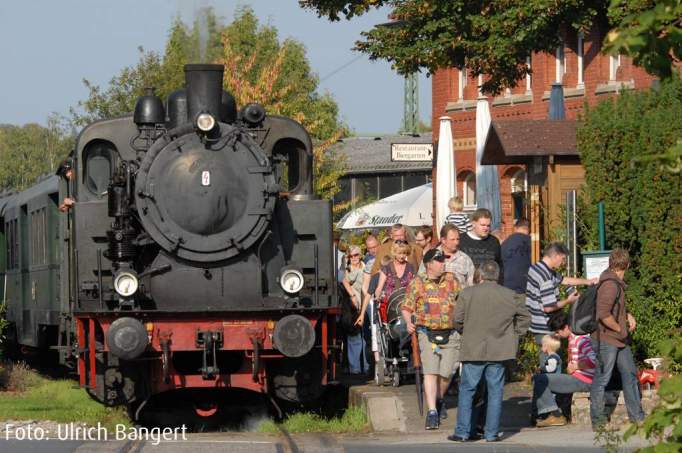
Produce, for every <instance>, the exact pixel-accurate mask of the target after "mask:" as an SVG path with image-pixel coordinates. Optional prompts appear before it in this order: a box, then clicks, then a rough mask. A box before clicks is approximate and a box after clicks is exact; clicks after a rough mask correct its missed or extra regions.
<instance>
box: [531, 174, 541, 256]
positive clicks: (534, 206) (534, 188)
mask: <svg viewBox="0 0 682 453" xmlns="http://www.w3.org/2000/svg"><path fill="white" fill-rule="evenodd" d="M530 251H531V254H530V256H531V263H537V262H538V261H540V258H542V257H541V256H540V186H538V185H536V184H532V185H531V186H530Z"/></svg>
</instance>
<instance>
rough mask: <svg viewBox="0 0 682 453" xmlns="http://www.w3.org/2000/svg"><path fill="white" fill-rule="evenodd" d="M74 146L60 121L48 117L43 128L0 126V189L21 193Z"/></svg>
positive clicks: (66, 126) (70, 134) (55, 117)
mask: <svg viewBox="0 0 682 453" xmlns="http://www.w3.org/2000/svg"><path fill="white" fill-rule="evenodd" d="M73 145H74V136H73V133H72V131H71V130H70V128H69V127H68V125H67V124H66V122H65V121H64V119H63V118H61V117H59V116H58V115H54V114H53V115H50V116H49V117H48V120H47V127H43V126H41V125H39V124H26V125H24V126H10V125H0V189H3V190H4V189H13V190H23V189H25V188H27V187H29V186H30V185H32V184H33V183H34V182H35V180H36V178H37V177H38V176H40V175H42V174H45V173H51V172H53V171H54V170H55V169H56V168H57V164H58V163H59V162H60V161H61V160H62V159H64V158H65V157H66V156H67V155H68V154H69V152H70V151H71V149H72V148H73Z"/></svg>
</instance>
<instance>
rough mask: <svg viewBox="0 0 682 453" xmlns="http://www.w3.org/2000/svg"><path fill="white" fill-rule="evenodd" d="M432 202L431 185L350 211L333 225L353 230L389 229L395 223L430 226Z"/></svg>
mask: <svg viewBox="0 0 682 453" xmlns="http://www.w3.org/2000/svg"><path fill="white" fill-rule="evenodd" d="M432 201H433V193H432V189H431V183H428V184H424V185H423V186H419V187H415V188H413V189H409V190H406V191H404V192H400V193H397V194H395V195H391V196H390V197H386V198H382V199H381V200H377V201H375V202H374V203H370V204H367V205H365V206H362V207H360V208H357V209H355V210H353V211H350V212H349V213H348V214H346V215H345V216H343V218H342V219H341V220H340V221H339V223H338V224H337V225H336V226H337V228H339V229H342V230H354V229H364V228H382V227H389V226H391V225H394V224H396V223H402V224H403V225H407V226H419V225H431V221H432V219H431V211H432V208H431V204H432Z"/></svg>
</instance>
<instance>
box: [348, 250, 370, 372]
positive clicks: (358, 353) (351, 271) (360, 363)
mask: <svg viewBox="0 0 682 453" xmlns="http://www.w3.org/2000/svg"><path fill="white" fill-rule="evenodd" d="M362 258H363V256H362V251H361V250H360V247H358V246H357V245H351V246H350V247H348V253H347V255H346V268H345V272H344V276H343V280H342V281H341V283H342V284H343V287H344V289H345V290H346V293H348V297H349V299H350V303H351V306H352V308H353V309H354V312H355V313H357V312H358V310H360V306H361V305H362V297H361V293H362V281H363V277H364V274H365V272H364V271H365V263H364V262H363V260H362ZM360 325H362V324H360ZM346 349H347V352H348V365H349V368H350V373H351V374H361V373H363V372H365V373H366V372H367V370H368V368H369V364H368V363H367V356H366V355H365V340H364V338H363V336H362V329H359V330H358V329H357V324H356V329H355V330H354V331H353V332H348V333H347V336H346Z"/></svg>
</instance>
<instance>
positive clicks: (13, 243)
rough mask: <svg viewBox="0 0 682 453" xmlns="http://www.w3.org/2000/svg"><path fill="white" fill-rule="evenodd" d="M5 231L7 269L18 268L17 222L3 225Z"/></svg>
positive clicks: (12, 221) (13, 221)
mask: <svg viewBox="0 0 682 453" xmlns="http://www.w3.org/2000/svg"><path fill="white" fill-rule="evenodd" d="M5 229H6V231H7V269H17V268H18V267H19V237H18V236H17V220H16V219H14V220H10V221H9V222H7V223H6V224H5Z"/></svg>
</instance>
